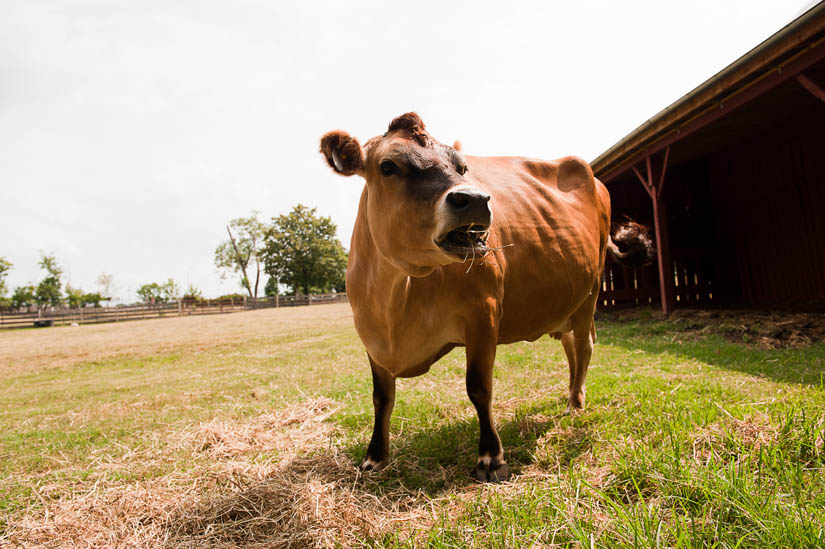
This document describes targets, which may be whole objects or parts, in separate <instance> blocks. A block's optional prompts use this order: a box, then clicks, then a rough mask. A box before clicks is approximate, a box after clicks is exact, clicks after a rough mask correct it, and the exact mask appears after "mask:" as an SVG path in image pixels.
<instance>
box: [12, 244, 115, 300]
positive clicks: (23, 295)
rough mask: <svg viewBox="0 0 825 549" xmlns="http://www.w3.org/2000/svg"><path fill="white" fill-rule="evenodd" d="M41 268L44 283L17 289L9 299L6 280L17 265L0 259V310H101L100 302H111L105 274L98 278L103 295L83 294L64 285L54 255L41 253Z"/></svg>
mask: <svg viewBox="0 0 825 549" xmlns="http://www.w3.org/2000/svg"><path fill="white" fill-rule="evenodd" d="M38 265H40V269H41V270H42V271H43V274H44V276H43V279H42V280H41V281H40V282H38V283H37V284H24V285H23V286H17V287H16V288H15V289H14V291H13V292H12V293H11V296H7V295H6V294H7V293H8V288H7V287H6V276H7V275H8V273H9V271H10V270H11V269H12V267H13V266H14V265H12V263H11V262H10V261H8V260H7V259H6V258H4V257H0V307H13V308H16V309H17V308H24V307H34V306H36V307H37V308H38V309H42V308H45V307H59V306H61V305H68V306H69V307H85V306H92V307H99V306H100V304H101V302H103V301H109V300H111V299H112V298H111V294H110V293H109V291H110V289H111V281H112V275H109V274H105V273H104V274H101V275H100V276H99V277H98V284H99V285H100V286H101V291H100V292H84V291H83V290H82V289H80V288H76V287H74V286H72V285H71V284H69V283H68V282H67V283H66V284H65V285H64V284H63V281H62V277H63V269H62V268H61V267H60V265H59V264H58V262H57V258H56V257H55V256H54V255H53V254H46V253H43V252H40V261H39V262H38Z"/></svg>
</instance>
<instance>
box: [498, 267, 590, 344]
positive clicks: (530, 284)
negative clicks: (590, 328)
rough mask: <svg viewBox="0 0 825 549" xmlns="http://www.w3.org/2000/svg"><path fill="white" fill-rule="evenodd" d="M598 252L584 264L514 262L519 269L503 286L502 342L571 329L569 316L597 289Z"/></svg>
mask: <svg viewBox="0 0 825 549" xmlns="http://www.w3.org/2000/svg"><path fill="white" fill-rule="evenodd" d="M597 253H598V252H597V251H594V253H593V257H592V258H588V259H589V260H588V261H584V262H577V261H571V260H570V259H569V258H565V259H566V261H565V262H564V263H562V262H561V261H560V260H559V261H556V260H554V261H550V260H548V261H547V262H536V261H533V262H523V263H521V264H514V262H511V263H510V266H511V268H512V269H516V270H515V272H513V273H511V276H509V277H508V279H507V283H506V284H505V287H504V295H503V302H502V317H501V321H500V324H499V343H513V342H516V341H533V340H535V339H538V338H539V337H541V336H542V335H544V334H547V333H550V332H564V331H567V330H570V322H569V321H570V316H571V315H572V314H573V313H575V312H576V311H577V310H578V309H579V307H581V305H582V304H583V303H584V302H585V301H586V300H587V299H588V298H589V297H591V296H592V293H593V291H594V289H595V288H597V287H598V282H599V274H598V273H599V268H598V256H597V255H596V254H597ZM548 265H550V266H557V267H558V268H549V267H548Z"/></svg>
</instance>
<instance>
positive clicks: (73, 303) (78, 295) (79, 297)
mask: <svg viewBox="0 0 825 549" xmlns="http://www.w3.org/2000/svg"><path fill="white" fill-rule="evenodd" d="M83 295H84V294H83V290H81V289H80V288H75V287H73V286H72V285H71V284H68V283H66V304H67V305H68V306H69V307H71V308H72V309H76V308H77V307H80V306H81V305H83Z"/></svg>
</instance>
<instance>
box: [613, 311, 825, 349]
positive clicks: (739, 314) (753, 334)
mask: <svg viewBox="0 0 825 549" xmlns="http://www.w3.org/2000/svg"><path fill="white" fill-rule="evenodd" d="M599 318H603V319H606V320H612V321H616V322H627V321H642V322H644V321H645V320H647V321H663V320H665V318H664V316H662V314H661V313H660V312H658V311H657V312H651V311H650V310H649V309H643V310H638V309H628V310H626V311H615V312H613V311H611V312H608V313H603V312H600V313H599ZM667 322H669V323H670V324H671V325H672V326H673V330H674V331H676V332H680V333H684V334H685V335H688V336H693V337H701V336H703V335H705V334H709V333H715V334H721V335H722V336H724V337H725V339H727V340H729V341H733V342H736V343H743V344H746V345H750V346H754V347H759V348H762V349H785V348H794V347H805V346H808V345H812V344H814V343H819V342H821V341H825V314H822V313H791V312H783V311H752V310H744V309H736V310H728V309H711V310H701V309H677V310H676V311H674V312H673V313H672V314H671V315H670V317H669V318H668V319H667Z"/></svg>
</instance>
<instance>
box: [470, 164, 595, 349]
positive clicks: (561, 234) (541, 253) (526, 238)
mask: <svg viewBox="0 0 825 549" xmlns="http://www.w3.org/2000/svg"><path fill="white" fill-rule="evenodd" d="M467 161H468V164H469V166H470V174H472V177H473V179H475V180H477V181H478V185H479V186H480V187H482V188H483V189H485V190H486V191H487V192H489V193H490V194H491V195H492V200H491V207H492V210H493V212H494V218H493V225H492V227H491V235H490V240H489V243H490V245H491V246H496V247H500V249H499V250H497V251H496V252H495V255H496V259H495V261H496V263H497V264H498V266H499V268H501V269H502V271H503V272H502V275H503V276H502V283H503V288H502V296H501V299H502V312H503V316H502V321H501V325H500V332H499V341H501V342H503V343H504V342H510V341H519V340H523V339H527V340H532V339H535V338H537V337H540V336H541V335H542V334H545V333H548V332H551V331H557V330H560V329H563V323H564V322H565V321H566V320H567V319H568V318H569V317H570V315H571V314H572V313H573V312H574V311H576V310H577V309H578V308H579V306H580V305H581V304H582V303H583V302H584V301H585V300H586V299H587V298H588V297H589V296H590V295H592V293H593V292H594V291H597V288H598V285H599V281H600V278H601V273H602V269H603V265H604V254H605V249H606V245H607V240H608V238H609V235H608V231H609V225H610V199H609V195H608V193H607V190H606V189H605V188H604V186H603V185H602V184H601V183H600V182H599V181H598V180H596V179H594V178H593V175H592V172H591V170H590V168H589V166H588V165H587V164H586V163H585V162H584V161H582V160H580V159H578V158H573V157H570V158H566V159H561V160H559V161H555V162H546V161H540V160H532V159H526V158H513V157H503V158H473V157H468V158H467Z"/></svg>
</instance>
